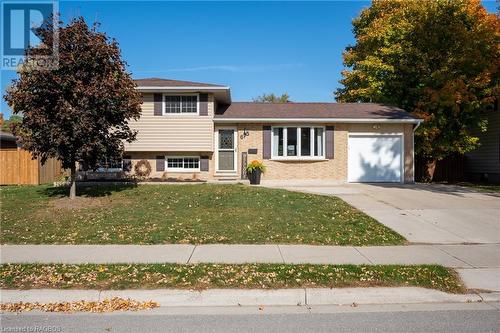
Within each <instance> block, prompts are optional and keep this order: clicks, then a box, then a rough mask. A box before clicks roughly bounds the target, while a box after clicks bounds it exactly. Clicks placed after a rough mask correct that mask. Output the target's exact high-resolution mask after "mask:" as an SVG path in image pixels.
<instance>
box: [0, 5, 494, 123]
mask: <svg viewBox="0 0 500 333" xmlns="http://www.w3.org/2000/svg"><path fill="white" fill-rule="evenodd" d="M369 5H370V2H369V1H356V0H352V1H323V2H312V1H307V2H298V1H292V2H285V1H279V2H267V1H258V2H242V1H232V2H210V1H201V2H184V1H176V2H163V1H154V2H146V1H59V11H60V14H61V18H62V20H63V21H64V22H65V23H66V22H68V21H69V20H71V19H72V18H75V17H78V16H83V17H84V18H85V19H86V20H87V22H88V23H93V22H94V21H96V20H97V21H98V22H100V23H101V27H100V31H103V32H106V33H107V34H108V36H110V37H112V38H115V39H116V40H117V41H118V43H119V45H120V47H121V50H122V57H123V59H124V60H125V61H127V63H128V68H127V70H128V71H130V72H131V73H132V76H133V77H134V78H146V77H160V78H168V79H177V80H187V81H196V82H205V83H215V84H223V85H227V86H230V87H231V94H232V98H233V100H234V101H248V100H252V98H254V97H257V96H258V95H261V94H263V93H276V94H281V93H285V92H286V93H288V94H289V95H290V97H291V100H292V101H295V102H334V101H335V100H334V95H333V92H334V91H335V90H336V89H337V88H338V87H339V86H340V84H339V82H338V81H339V79H340V78H341V76H340V72H341V71H342V69H343V65H342V51H343V50H344V49H345V47H346V46H348V45H350V44H353V43H354V37H353V34H352V30H351V29H352V25H351V21H352V19H353V18H355V17H356V16H357V15H358V14H359V13H360V11H361V10H362V9H363V8H365V7H367V6H369ZM484 5H485V6H486V8H487V9H488V10H489V11H490V12H494V11H496V6H497V4H496V3H495V1H485V2H484ZM15 77H16V73H15V72H13V71H5V70H2V71H1V80H0V81H1V89H2V95H3V94H4V91H5V89H6V88H7V86H8V85H9V84H10V82H11V80H12V79H13V78H15ZM1 111H2V112H3V113H4V117H5V118H9V116H10V113H11V111H10V109H9V108H8V106H7V104H6V103H5V101H4V100H3V99H2V103H1Z"/></svg>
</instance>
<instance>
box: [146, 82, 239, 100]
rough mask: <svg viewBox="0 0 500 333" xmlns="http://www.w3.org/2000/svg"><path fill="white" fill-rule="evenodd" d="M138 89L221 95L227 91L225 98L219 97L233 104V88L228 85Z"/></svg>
mask: <svg viewBox="0 0 500 333" xmlns="http://www.w3.org/2000/svg"><path fill="white" fill-rule="evenodd" d="M136 89H137V90H138V91H140V92H150V93H155V92H160V93H168V92H170V91H173V92H192V91H195V92H200V91H202V92H209V93H214V94H217V95H219V96H218V97H220V94H224V93H225V98H219V100H220V101H221V102H223V103H224V104H231V90H230V89H229V87H227V86H220V87H210V86H176V87H165V86H137V87H136Z"/></svg>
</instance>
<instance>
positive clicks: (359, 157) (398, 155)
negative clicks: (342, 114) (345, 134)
mask: <svg viewBox="0 0 500 333" xmlns="http://www.w3.org/2000/svg"><path fill="white" fill-rule="evenodd" d="M348 149H349V154H348V170H347V173H348V181H349V182H355V183H363V182H401V181H402V177H403V172H402V158H403V138H402V136H401V135H349V141H348Z"/></svg>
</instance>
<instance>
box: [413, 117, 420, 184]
mask: <svg viewBox="0 0 500 333" xmlns="http://www.w3.org/2000/svg"><path fill="white" fill-rule="evenodd" d="M420 123H421V121H419V122H418V123H417V126H415V127H413V138H412V142H413V183H415V131H416V130H417V128H418V127H419V126H420Z"/></svg>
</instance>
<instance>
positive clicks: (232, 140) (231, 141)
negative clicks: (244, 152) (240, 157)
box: [217, 128, 237, 172]
mask: <svg viewBox="0 0 500 333" xmlns="http://www.w3.org/2000/svg"><path fill="white" fill-rule="evenodd" d="M217 132H218V134H217V171H220V172H236V156H237V155H236V130H234V129H226V128H224V129H222V128H221V129H219V130H218V131H217Z"/></svg>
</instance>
